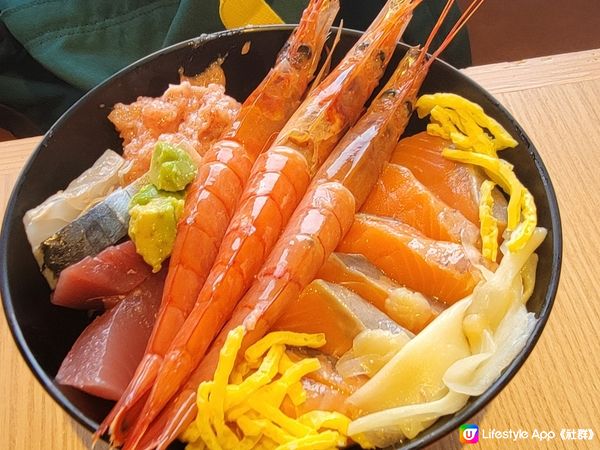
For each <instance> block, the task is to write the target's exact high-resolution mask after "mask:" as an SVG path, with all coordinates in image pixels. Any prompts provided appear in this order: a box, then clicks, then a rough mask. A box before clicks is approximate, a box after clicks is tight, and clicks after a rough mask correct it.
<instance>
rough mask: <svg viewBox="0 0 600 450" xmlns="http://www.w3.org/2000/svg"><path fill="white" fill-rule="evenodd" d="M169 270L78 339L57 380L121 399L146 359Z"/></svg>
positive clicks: (99, 395)
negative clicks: (142, 360)
mask: <svg viewBox="0 0 600 450" xmlns="http://www.w3.org/2000/svg"><path fill="white" fill-rule="evenodd" d="M165 274H166V270H162V271H161V272H159V273H157V274H152V275H151V276H150V277H148V278H147V279H146V281H144V282H143V283H142V284H141V285H140V286H139V287H137V288H136V289H135V290H134V291H132V292H131V293H130V294H128V295H127V296H126V298H124V299H123V301H121V302H120V303H119V304H118V305H117V306H115V307H114V308H113V309H111V310H109V311H107V312H105V313H104V314H102V315H101V316H100V317H98V318H96V319H95V320H94V321H93V322H92V323H91V324H90V325H88V327H87V328H86V329H85V330H84V331H83V333H82V334H81V336H79V338H78V339H77V341H75V344H73V347H72V348H71V350H70V351H69V353H68V354H67V356H66V358H65V359H64V361H63V362H62V364H61V366H60V369H59V370H58V374H57V375H56V381H57V382H58V383H60V384H63V385H68V386H73V387H76V388H78V389H81V390H82V391H84V392H87V393H88V394H92V395H95V396H98V397H102V398H106V399H108V400H118V399H119V398H120V397H121V395H122V394H123V392H124V391H125V388H126V387H127V384H128V383H129V381H130V380H131V377H132V376H133V373H134V371H135V368H136V367H137V365H138V363H139V362H140V360H141V359H142V355H143V354H144V349H145V348H146V343H147V342H148V338H149V337H150V332H151V331H152V326H153V325H154V321H155V319H156V313H157V311H158V306H159V304H160V299H161V295H162V290H163V285H164V281H165Z"/></svg>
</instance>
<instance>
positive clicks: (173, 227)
mask: <svg viewBox="0 0 600 450" xmlns="http://www.w3.org/2000/svg"><path fill="white" fill-rule="evenodd" d="M182 212H183V197H182V195H181V194H176V193H171V192H165V191H159V190H158V189H156V187H155V186H154V185H152V184H149V185H146V186H144V187H143V188H142V189H140V191H139V192H138V193H137V194H136V195H134V196H133V198H132V199H131V203H130V204H129V237H131V240H132V241H133V242H134V244H135V249H136V251H137V252H138V253H139V254H140V255H141V256H142V257H143V258H144V261H146V263H148V264H149V265H150V266H152V271H153V272H158V271H159V270H160V268H161V265H162V262H163V261H164V260H165V259H166V258H168V257H169V255H170V254H171V251H172V250H173V245H174V243H175V235H176V233H177V221H178V220H179V217H180V216H181V213H182Z"/></svg>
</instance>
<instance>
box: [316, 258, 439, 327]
mask: <svg viewBox="0 0 600 450" xmlns="http://www.w3.org/2000/svg"><path fill="white" fill-rule="evenodd" d="M317 278H322V279H323V280H326V281H330V282H332V283H337V284H340V285H342V286H344V287H346V288H348V289H350V290H351V291H353V292H356V293H357V294H358V295H360V296H361V297H362V298H364V299H365V300H367V301H368V302H369V303H371V304H373V305H375V306H376V307H377V308H379V309H380V310H381V311H383V312H384V313H385V314H387V315H388V316H389V317H390V318H391V319H392V320H394V321H395V322H396V323H398V324H399V325H401V326H403V327H404V328H406V329H407V330H409V331H411V332H413V333H418V332H419V331H421V330H422V329H423V328H425V326H426V325H427V324H428V323H429V322H431V321H432V320H433V319H434V318H435V317H437V315H438V314H439V313H440V311H442V310H443V309H444V305H443V304H441V303H439V302H436V301H434V300H431V299H428V298H426V297H425V296H423V295H422V294H420V293H418V292H414V291H410V290H409V289H407V288H406V287H402V286H400V285H399V284H397V283H396V282H394V281H393V280H392V279H390V278H388V277H387V276H385V274H384V273H383V272H382V271H381V270H379V269H378V268H377V267H375V266H374V265H373V264H372V263H371V262H370V261H369V260H368V259H366V258H365V257H364V256H363V255H350V254H346V253H334V254H332V255H331V256H330V257H329V258H328V260H327V261H326V262H325V264H324V265H323V267H321V270H320V271H319V273H318V274H317Z"/></svg>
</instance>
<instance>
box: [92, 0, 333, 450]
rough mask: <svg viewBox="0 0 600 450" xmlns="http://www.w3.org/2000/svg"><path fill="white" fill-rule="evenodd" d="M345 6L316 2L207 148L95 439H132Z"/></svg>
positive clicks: (328, 0)
mask: <svg viewBox="0 0 600 450" xmlns="http://www.w3.org/2000/svg"><path fill="white" fill-rule="evenodd" d="M338 9H339V1H338V0H311V1H310V3H309V5H308V7H307V8H306V10H305V11H304V13H303V15H302V19H301V21H300V24H299V26H298V28H297V29H296V31H295V32H294V33H293V35H292V36H291V37H290V38H289V40H288V42H287V43H286V44H285V46H284V47H283V49H282V50H281V52H280V53H279V55H278V58H277V62H276V64H275V66H274V68H273V69H271V71H270V72H269V73H268V74H267V76H266V78H265V79H264V80H263V81H262V82H261V84H260V85H259V86H258V87H257V88H256V89H255V90H254V92H253V93H252V94H250V96H249V97H248V98H247V99H246V101H245V102H244V103H243V105H242V108H241V110H240V112H239V115H238V117H237V118H236V120H235V121H234V123H233V125H232V127H231V129H230V130H228V131H227V132H225V133H224V135H223V136H222V137H221V138H220V139H219V140H218V141H217V142H216V143H215V144H213V146H212V147H211V149H210V150H209V151H208V152H207V153H206V154H205V156H204V159H203V162H202V166H201V167H200V169H199V171H198V176H197V177H196V180H195V181H194V182H193V183H192V185H191V186H190V188H189V191H188V193H187V196H186V202H185V209H184V212H183V215H182V218H181V220H180V222H179V225H178V228H177V237H176V240H175V245H174V248H173V252H172V255H171V260H170V264H169V271H168V275H167V280H166V283H165V289H164V293H163V298H162V303H161V307H160V311H159V314H158V318H157V320H156V324H155V326H154V329H153V332H152V335H151V337H150V341H149V343H148V346H147V348H146V353H145V355H144V357H143V359H142V361H141V363H140V365H139V366H138V369H137V370H136V373H135V375H134V377H133V379H132V381H131V383H130V384H129V386H128V388H127V389H126V391H125V393H124V394H123V396H122V397H121V399H120V400H119V401H118V402H117V404H116V405H115V407H114V408H113V410H112V411H111V412H110V414H109V415H108V416H107V417H106V418H105V419H104V421H103V423H102V424H101V425H100V427H99V429H98V430H97V432H96V434H95V437H94V439H95V440H97V439H98V438H99V436H100V435H102V434H103V433H105V432H106V431H107V429H109V427H110V434H111V442H112V443H113V444H116V445H119V444H121V443H122V442H124V440H125V438H126V435H127V431H128V428H129V427H130V425H131V423H132V422H133V420H134V419H135V417H136V415H137V412H139V410H140V407H141V406H142V405H143V403H142V400H143V399H144V398H145V396H146V395H147V393H148V391H149V389H150V388H151V387H152V384H153V382H154V380H155V377H156V374H157V373H158V368H159V367H160V365H161V362H162V359H163V356H164V354H165V352H166V351H167V349H168V348H169V345H170V344H171V340H172V339H173V337H174V336H175V334H176V333H177V331H178V330H179V329H180V328H181V327H182V325H183V323H184V322H185V319H186V317H187V316H188V314H189V312H190V310H191V309H192V307H193V305H194V302H195V300H196V297H197V296H198V293H199V291H200V289H201V287H202V285H203V284H204V281H205V279H206V276H207V274H208V272H209V270H210V268H211V266H212V264H213V261H214V259H215V256H216V255H217V250H218V248H219V245H220V243H221V239H222V238H223V235H224V233H225V230H226V229H227V226H228V224H229V222H230V220H231V217H232V215H233V212H234V210H235V207H236V204H237V202H238V199H239V198H240V197H241V194H242V191H243V188H244V185H245V184H246V181H247V179H248V176H249V174H250V169H251V168H252V165H253V164H254V162H255V160H256V158H257V157H258V155H259V154H260V153H261V152H262V151H263V150H264V149H265V148H266V147H267V145H268V143H269V141H270V139H272V137H273V135H275V134H277V132H279V131H280V130H281V128H282V127H283V125H284V124H285V123H286V121H287V120H288V119H289V118H290V116H291V115H292V114H293V112H294V111H295V110H296V108H297V107H298V105H299V103H300V100H301V98H302V96H303V95H304V92H305V90H306V88H307V87H308V85H309V83H310V81H311V79H312V77H313V75H314V73H315V70H316V68H317V66H318V62H319V58H320V55H321V52H322V49H323V47H324V45H325V41H326V39H327V35H328V33H329V29H330V27H331V24H332V23H333V20H334V18H335V16H336V14H337V11H338Z"/></svg>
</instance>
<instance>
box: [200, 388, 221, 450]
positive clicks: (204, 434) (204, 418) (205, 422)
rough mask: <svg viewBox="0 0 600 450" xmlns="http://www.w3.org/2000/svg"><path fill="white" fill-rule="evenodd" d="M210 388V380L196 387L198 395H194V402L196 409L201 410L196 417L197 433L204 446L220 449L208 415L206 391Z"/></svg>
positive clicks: (215, 449)
mask: <svg viewBox="0 0 600 450" xmlns="http://www.w3.org/2000/svg"><path fill="white" fill-rule="evenodd" d="M211 388H212V382H209V383H202V384H201V385H200V387H199V388H198V395H197V397H196V404H197V406H198V411H202V414H198V416H197V417H196V422H195V423H196V425H197V427H198V433H199V434H200V439H201V440H202V441H204V443H205V444H206V446H207V447H208V448H209V449H210V450H221V444H220V443H219V440H218V439H217V436H216V434H215V433H214V431H213V429H212V427H211V425H210V418H211V417H210V415H209V414H208V409H209V408H208V399H207V397H208V392H210V389H211Z"/></svg>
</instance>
